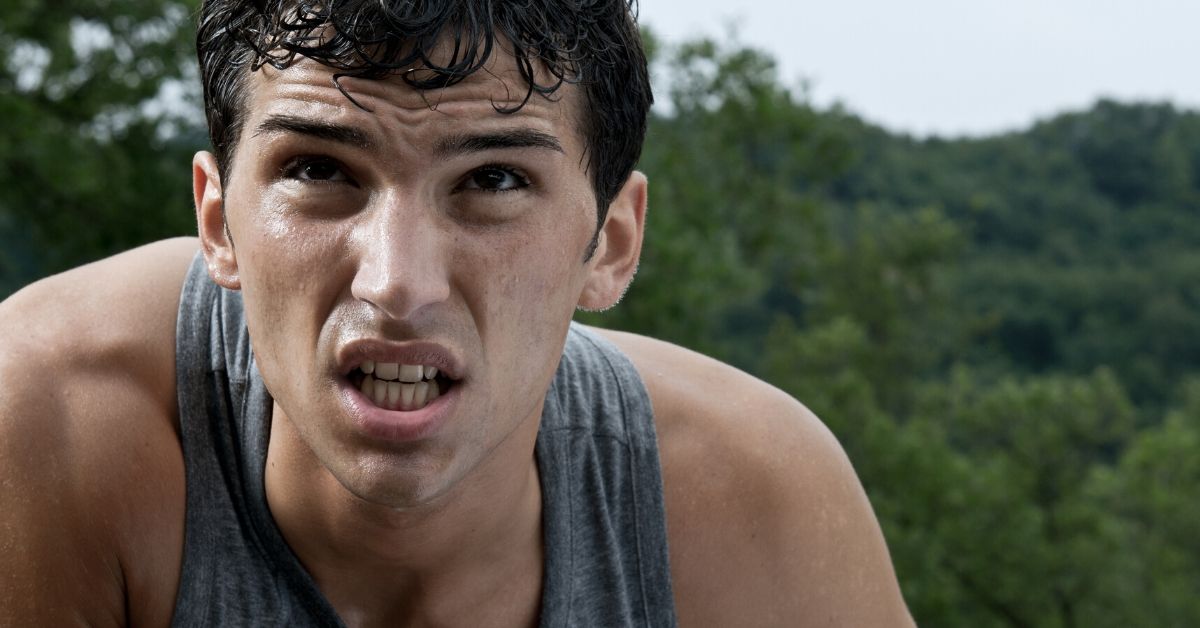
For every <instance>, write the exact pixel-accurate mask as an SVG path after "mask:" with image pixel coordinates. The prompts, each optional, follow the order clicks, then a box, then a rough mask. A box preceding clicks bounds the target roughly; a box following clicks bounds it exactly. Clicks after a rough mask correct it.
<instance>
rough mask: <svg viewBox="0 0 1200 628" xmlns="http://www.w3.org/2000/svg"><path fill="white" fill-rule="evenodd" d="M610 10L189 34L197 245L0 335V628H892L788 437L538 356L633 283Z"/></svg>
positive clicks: (367, 13)
mask: <svg viewBox="0 0 1200 628" xmlns="http://www.w3.org/2000/svg"><path fill="white" fill-rule="evenodd" d="M632 13H633V12H632V7H630V6H629V5H627V4H626V3H625V2H623V1H622V0H595V1H593V2H582V3H580V2H562V1H561V0H528V1H525V2H462V1H458V2H452V1H441V0H427V1H422V2H412V1H411V0H370V1H367V0H362V1H344V2H325V1H320V2H307V1H304V0H270V1H266V2H253V3H251V2H243V1H241V0H208V1H206V2H205V3H204V5H203V7H202V8H201V11H200V25H199V32H198V33H199V34H198V38H197V42H198V43H197V46H198V52H199V58H200V69H201V76H202V79H203V81H204V93H205V104H206V111H207V113H208V119H209V128H210V133H211V139H212V145H213V150H212V152H201V153H199V154H197V155H196V157H195V159H194V161H193V163H192V172H193V180H194V185H193V188H194V198H195V207H196V216H197V223H198V236H199V237H198V238H180V239H175V240H169V241H164V242H159V243H155V244H151V245H147V246H144V247H141V248H138V249H135V250H132V251H129V252H126V253H122V254H120V255H117V256H115V257H112V258H109V259H106V260H102V261H99V262H96V263H94V264H90V265H87V266H84V267H81V268H78V269H75V270H71V271H68V272H66V273H63V274H61V275H57V276H54V277H50V278H47V279H45V280H42V281H39V282H37V283H35V284H33V285H31V286H28V287H27V288H25V289H23V290H21V291H20V292H18V293H17V294H15V295H13V296H12V297H11V298H9V299H8V300H7V301H5V302H4V303H3V304H0V347H3V349H2V350H0V382H2V385H0V505H2V506H0V625H5V626H9V625H12V626H71V625H89V626H110V625H119V626H124V625H132V626H167V625H176V626H239V625H245V626H473V627H474V626H535V625H540V626H597V627H612V626H674V625H682V626H722V627H723V626H729V627H740V626H780V627H785V626H786V627H795V626H854V627H863V626H910V625H912V621H911V619H910V618H909V615H908V612H907V610H906V608H905V605H904V602H903V599H902V597H901V595H900V591H899V587H898V585H897V581H896V577H895V574H894V572H893V568H892V565H891V562H890V559H889V557H888V553H887V548H886V546H885V544H884V540H883V537H882V534H881V532H880V529H879V526H878V524H877V522H876V520H875V517H874V515H873V514H872V512H871V508H870V505H869V504H868V502H867V499H866V497H865V494H864V492H863V489H862V487H861V486H860V483H859V482H858V480H857V478H856V477H855V474H854V472H853V470H852V468H851V466H850V464H849V462H848V461H847V459H846V457H845V455H844V454H843V452H842V450H841V448H840V447H839V446H838V444H837V442H836V441H835V439H834V438H833V436H831V435H830V433H829V432H828V430H826V428H825V427H823V425H822V424H821V423H820V422H819V421H818V420H817V419H816V418H815V417H814V416H813V415H812V414H811V413H810V412H809V411H808V410H806V409H805V408H804V406H802V405H801V404H800V403H798V402H797V401H795V400H793V399H791V398H789V397H788V396H787V395H785V394H784V393H782V392H780V391H779V390H777V389H775V388H773V387H771V386H770V385H768V384H765V383H763V382H761V381H758V380H756V379H754V378H752V377H750V376H748V375H746V374H744V373H741V372H739V371H737V370H735V369H733V368H731V367H729V366H726V365H724V364H721V363H719V362H717V361H714V360H712V359H709V358H707V357H704V356H702V355H699V354H696V353H692V352H690V351H688V350H686V349H682V348H679V347H676V346H673V345H670V344H668V343H665V342H661V341H658V340H654V339H651V338H645V337H640V336H636V335H632V334H627V333H620V332H615V331H606V330H601V329H594V328H586V327H583V326H579V325H576V324H574V323H572V322H571V317H572V314H573V312H574V311H575V310H576V309H577V308H585V309H604V308H607V307H610V306H612V305H613V304H614V303H616V302H617V300H618V299H619V298H620V296H621V294H622V292H623V291H624V289H625V287H626V286H627V285H628V284H629V282H630V281H631V279H632V277H633V275H634V271H635V269H636V267H637V262H638V257H639V254H640V249H641V242H642V234H643V227H644V217H645V212H646V189H647V181H646V178H645V177H644V176H643V175H642V174H640V173H638V172H636V171H634V165H635V163H636V160H637V158H638V154H639V151H640V147H641V143H642V139H643V135H644V131H645V125H646V116H647V112H648V109H649V106H650V102H651V97H650V88H649V85H648V82H647V73H646V61H645V58H644V55H643V52H642V47H641V43H640V39H639V35H638V31H637V27H636V25H635V22H634V19H633V17H632ZM677 209H679V208H661V209H660V211H675V210H677ZM701 253H702V252H698V254H701Z"/></svg>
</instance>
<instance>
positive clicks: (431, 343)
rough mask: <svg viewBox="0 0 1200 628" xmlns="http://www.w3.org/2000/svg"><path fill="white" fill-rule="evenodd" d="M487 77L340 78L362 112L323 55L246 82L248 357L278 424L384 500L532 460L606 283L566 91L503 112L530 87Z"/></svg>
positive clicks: (438, 490)
mask: <svg viewBox="0 0 1200 628" xmlns="http://www.w3.org/2000/svg"><path fill="white" fill-rule="evenodd" d="M489 70H490V71H481V72H478V73H476V74H475V75H474V76H472V77H470V78H469V79H467V80H466V81H464V82H462V83H460V84H458V85H455V86H453V87H450V88H447V89H444V90H438V91H430V92H424V93H422V92H417V91H415V90H413V89H412V88H410V87H408V86H407V85H406V84H405V83H403V82H402V81H401V80H399V79H397V78H392V79H387V80H381V81H368V80H357V79H342V80H341V84H342V86H343V87H344V88H346V90H347V91H348V92H349V93H350V95H351V96H352V97H353V98H354V100H355V101H357V102H358V103H359V104H361V105H362V108H359V107H357V106H355V104H354V103H352V102H350V101H349V100H348V99H347V98H346V96H344V95H343V94H341V93H340V92H339V91H338V90H337V89H336V88H335V87H334V85H333V83H332V82H331V77H332V72H331V71H330V70H329V69H327V68H325V67H323V66H320V65H318V64H315V63H311V62H305V63H299V64H297V65H295V66H293V67H291V68H289V69H287V70H283V71H275V70H270V69H264V70H263V71H260V72H256V73H255V74H254V75H253V76H252V78H251V81H250V83H251V89H250V92H249V95H250V97H249V98H248V106H247V114H246V119H245V122H244V127H243V131H242V137H241V140H240V143H239V145H238V148H237V151H236V158H235V161H234V164H233V167H232V170H231V172H230V177H229V179H230V180H229V181H228V184H227V185H226V186H225V189H224V190H223V194H224V202H225V211H226V219H227V221H228V228H229V233H230V235H231V238H232V242H233V246H232V252H233V255H234V257H235V258H236V275H237V281H238V282H239V283H240V287H241V289H242V292H243V297H244V302H245V307H246V319H247V324H248V326H249V329H250V334H251V339H252V344H253V347H254V352H255V357H256V360H257V361H258V366H259V369H260V371H261V372H262V375H263V378H264V380H265V381H266V384H267V387H268V389H269V390H270V391H271V393H272V395H273V396H274V397H275V399H276V402H277V404H278V409H277V411H276V416H275V417H274V420H275V421H276V422H279V421H281V420H284V421H288V422H289V423H290V424H291V426H293V427H294V432H295V433H296V434H297V435H298V436H299V438H300V439H301V440H302V441H303V443H304V444H305V445H306V447H307V450H310V451H311V457H313V458H314V459H315V461H316V462H318V463H319V464H320V465H322V466H323V467H324V468H326V469H328V471H329V472H330V473H331V474H332V475H333V476H334V477H336V478H337V480H338V481H339V482H340V483H341V484H342V485H343V486H345V487H346V488H347V489H349V490H350V492H352V493H354V494H355V495H357V496H359V497H361V498H364V499H366V500H368V501H371V502H375V503H381V504H387V505H392V506H408V505H418V504H421V503H425V502H427V501H429V500H432V499H434V498H436V497H437V496H439V495H441V494H443V493H444V492H446V491H447V490H448V489H450V488H451V487H453V486H454V485H455V483H456V482H458V481H460V480H461V479H463V478H464V477H468V475H469V474H470V473H471V472H472V471H473V470H476V469H479V468H482V466H483V465H485V464H486V463H487V462H488V461H489V460H491V459H493V458H495V457H497V456H503V455H510V454H509V453H506V452H509V451H510V450H512V451H520V448H519V447H518V448H515V449H514V448H512V447H511V442H512V441H513V440H514V439H520V438H524V439H526V440H527V441H528V439H529V438H530V435H531V434H534V433H536V422H537V420H538V418H539V416H540V412H541V407H542V401H543V398H544V395H545V391H546V388H547V386H548V384H549V381H550V378H551V376H552V375H553V372H554V369H555V367H556V366H557V363H558V359H559V355H560V352H561V349H562V344H563V339H564V337H565V334H566V329H567V325H568V322H569V320H570V317H571V314H572V312H573V310H574V307H575V305H576V303H577V301H578V299H579V296H580V292H581V290H582V289H583V287H584V283H585V280H586V279H587V276H588V273H589V271H590V270H591V263H590V262H589V263H585V261H584V257H585V252H586V250H587V245H588V243H589V241H590V239H591V236H592V232H593V230H594V226H595V222H594V221H595V200H594V199H595V197H594V195H593V192H592V189H591V186H590V183H589V179H588V177H587V175H586V172H585V171H584V164H585V160H584V158H583V145H582V142H581V139H580V134H579V132H578V129H577V128H576V123H575V116H573V115H572V112H571V110H570V109H571V107H573V106H575V105H573V104H572V103H574V102H575V100H574V98H572V96H573V94H571V93H569V92H565V93H563V96H564V97H563V98H558V99H556V100H555V101H549V100H547V99H544V98H541V97H538V96H535V97H533V98H531V99H530V101H529V102H528V103H527V104H526V105H525V106H524V107H523V108H522V109H520V111H519V112H517V113H513V114H503V113H498V112H497V111H496V105H501V106H503V105H511V104H515V101H516V100H519V99H520V98H522V97H523V96H524V93H525V90H524V88H523V85H524V84H523V83H522V82H521V80H520V78H519V75H518V74H517V72H516V69H515V64H514V63H513V62H512V60H511V59H506V58H502V57H501V58H498V59H496V60H495V61H494V63H493V64H492V66H491V67H490V68H489ZM280 409H281V410H282V413H281V412H280ZM514 435H516V436H514ZM272 446H274V444H273V445H272ZM525 454H526V456H527V455H528V451H527V450H526V451H525ZM305 455H308V454H305ZM526 463H528V461H526Z"/></svg>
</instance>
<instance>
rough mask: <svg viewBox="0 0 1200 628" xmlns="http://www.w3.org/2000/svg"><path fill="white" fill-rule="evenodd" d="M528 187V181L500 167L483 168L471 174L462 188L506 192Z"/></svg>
mask: <svg viewBox="0 0 1200 628" xmlns="http://www.w3.org/2000/svg"><path fill="white" fill-rule="evenodd" d="M527 185H529V180H528V179H526V178H525V177H524V176H523V175H521V174H520V173H518V172H517V171H515V170H512V169H511V168H505V167H502V166H485V167H483V168H479V169H478V170H476V171H475V172H472V173H471V174H470V176H468V177H467V180H466V181H465V182H464V183H463V187H464V188H466V189H471V190H487V191H489V192H507V191H509V190H516V189H520V188H523V187H525V186H527Z"/></svg>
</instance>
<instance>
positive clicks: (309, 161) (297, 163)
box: [279, 155, 532, 194]
mask: <svg viewBox="0 0 1200 628" xmlns="http://www.w3.org/2000/svg"><path fill="white" fill-rule="evenodd" d="M315 164H323V165H328V166H330V167H332V168H334V169H336V170H337V171H338V173H340V174H341V176H342V177H343V178H344V179H345V181H344V182H345V183H349V184H351V185H354V186H355V187H357V183H356V182H355V181H354V179H353V178H351V177H350V175H349V174H348V173H347V172H346V167H345V165H344V164H342V163H341V162H340V161H338V160H337V159H334V158H333V157H328V156H324V155H301V156H299V157H293V158H291V159H289V160H288V161H287V162H286V163H284V165H283V167H282V168H280V170H279V174H280V176H282V177H284V178H288V179H295V180H302V181H304V182H306V183H319V184H330V183H340V182H342V181H337V180H328V179H301V177H300V173H301V172H302V171H303V169H304V168H307V167H309V166H312V165H315ZM489 170H491V171H498V172H503V173H505V174H507V175H509V176H511V177H513V178H514V179H516V180H517V185H516V186H514V187H512V188H507V189H490V188H484V187H473V188H467V187H466V185H467V184H468V183H469V182H471V180H472V179H473V178H474V177H475V176H476V175H478V174H479V173H481V172H485V171H489ZM530 185H532V182H531V181H530V179H529V176H528V175H526V174H525V172H524V171H522V170H521V169H519V168H514V167H512V166H507V165H504V164H500V163H489V164H484V165H482V166H479V167H477V168H474V169H473V170H471V171H470V172H469V173H467V175H466V176H464V177H463V179H462V183H460V184H459V185H458V189H459V190H462V191H478V192H489V193H492V194H500V193H504V192H516V191H518V190H521V189H524V188H526V187H529V186H530Z"/></svg>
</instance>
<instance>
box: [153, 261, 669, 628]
mask: <svg viewBox="0 0 1200 628" xmlns="http://www.w3.org/2000/svg"><path fill="white" fill-rule="evenodd" d="M176 332H177V335H176V380H177V386H178V395H179V413H180V426H181V434H182V444H183V456H184V465H185V474H186V486H187V502H186V504H187V505H186V508H187V510H186V516H185V523H184V525H185V531H184V548H183V566H182V572H181V575H180V583H179V593H178V596H177V598H176V603H175V615H174V618H173V621H172V625H173V626H180V627H182V626H222V627H233V626H289V627H308V626H320V627H342V626H343V625H344V624H343V623H342V621H341V620H340V619H339V618H338V616H337V613H336V611H335V610H334V609H333V607H332V605H331V604H330V603H329V602H328V600H326V599H325V597H324V596H323V595H322V594H321V592H320V590H319V589H318V588H317V586H316V584H315V582H314V581H313V579H312V578H311V577H310V576H309V574H308V573H307V572H306V571H305V569H304V567H303V566H302V565H301V564H300V561H299V559H298V558H297V557H296V556H295V554H294V553H292V551H291V548H290V547H289V546H288V545H287V542H286V541H285V540H284V538H283V535H282V534H281V533H280V531H279V529H278V528H277V527H276V525H275V521H274V519H273V518H272V516H271V513H270V510H269V508H268V506H267V501H266V492H265V489H264V484H263V477H264V468H265V463H266V453H267V442H268V437H269V435H270V429H271V425H270V424H271V408H272V399H271V396H270V393H269V392H268V391H267V390H266V387H265V385H264V384H263V381H262V377H261V376H260V375H259V374H258V370H257V366H256V365H255V360H254V354H253V351H252V350H251V345H250V338H249V336H248V335H247V332H246V324H245V320H244V318H243V310H242V301H241V295H240V294H239V293H236V292H231V291H228V290H225V289H223V288H221V287H219V286H217V285H216V284H215V283H213V282H212V281H211V280H210V279H209V277H208V275H207V273H206V271H205V265H204V263H203V259H202V257H201V256H199V255H197V257H196V259H195V260H194V261H193V263H192V266H191V268H190V269H189V271H188V275H187V279H186V280H185V282H184V286H183V294H182V299H181V301H180V306H179V318H178V323H177V329H176ZM534 454H535V460H536V463H537V468H538V473H539V479H540V483H541V489H542V519H543V540H544V543H545V569H544V580H543V584H542V600H541V616H540V620H539V626H541V627H542V628H549V627H560V626H572V627H573V626H597V627H604V628H615V627H619V626H653V627H659V626H675V609H674V603H673V598H672V592H671V582H670V571H669V566H668V562H667V535H666V520H665V517H664V510H663V496H662V478H661V473H660V468H659V461H658V446H657V442H656V438H655V432H654V423H653V415H652V413H651V408H650V400H649V397H648V395H647V393H646V389H645V387H644V386H643V384H642V381H641V379H640V378H639V376H638V374H637V372H636V371H635V370H634V367H633V365H632V364H631V363H630V362H629V360H628V359H627V358H626V357H625V356H624V355H623V354H621V353H620V351H619V350H618V349H617V348H616V347H614V346H613V345H612V344H611V343H609V342H607V341H605V340H604V339H602V338H600V337H599V336H597V335H596V334H594V333H591V332H589V331H588V330H586V329H584V328H582V327H580V326H578V325H576V324H574V323H572V324H571V329H570V331H569V332H568V337H567V341H566V346H565V347H564V350H563V355H562V359H561V362H560V363H559V366H558V370H557V371H556V373H555V375H554V379H553V381H552V382H551V384H550V388H549V390H548V392H547V394H546V403H545V404H544V410H543V412H542V417H541V424H540V427H539V431H538V435H537V441H536V446H535V451H534ZM464 602H466V603H470V601H469V600H464Z"/></svg>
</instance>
